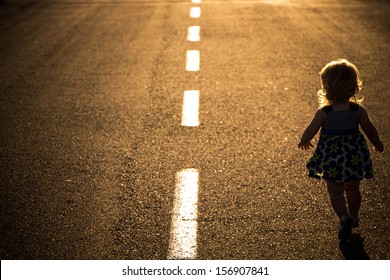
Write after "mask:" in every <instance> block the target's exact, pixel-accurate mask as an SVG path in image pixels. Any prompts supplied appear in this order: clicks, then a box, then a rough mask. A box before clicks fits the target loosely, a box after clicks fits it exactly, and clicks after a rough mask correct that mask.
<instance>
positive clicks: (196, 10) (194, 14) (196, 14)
mask: <svg viewBox="0 0 390 280" xmlns="http://www.w3.org/2000/svg"><path fill="white" fill-rule="evenodd" d="M190 18H200V7H191V9H190Z"/></svg>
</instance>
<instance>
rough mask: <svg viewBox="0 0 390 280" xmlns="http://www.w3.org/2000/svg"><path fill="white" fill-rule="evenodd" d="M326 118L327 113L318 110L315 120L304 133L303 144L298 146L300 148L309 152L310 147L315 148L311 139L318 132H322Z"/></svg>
mask: <svg viewBox="0 0 390 280" xmlns="http://www.w3.org/2000/svg"><path fill="white" fill-rule="evenodd" d="M324 118H325V113H324V111H323V110H318V111H317V112H316V114H315V115H314V118H313V119H312V121H311V122H310V124H309V125H308V127H307V128H306V129H305V131H304V132H303V135H302V138H301V142H300V143H299V144H298V148H301V149H304V150H307V149H309V148H310V147H313V144H312V143H311V142H310V140H311V139H313V137H314V136H315V135H316V134H317V132H318V130H320V128H321V126H322V124H323V121H324Z"/></svg>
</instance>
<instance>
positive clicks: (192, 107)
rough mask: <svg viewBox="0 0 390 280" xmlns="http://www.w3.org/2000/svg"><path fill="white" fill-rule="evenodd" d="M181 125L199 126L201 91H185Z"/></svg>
mask: <svg viewBox="0 0 390 280" xmlns="http://www.w3.org/2000/svg"><path fill="white" fill-rule="evenodd" d="M181 125H182V126H199V90H185V91H184V93H183V110H182V115H181Z"/></svg>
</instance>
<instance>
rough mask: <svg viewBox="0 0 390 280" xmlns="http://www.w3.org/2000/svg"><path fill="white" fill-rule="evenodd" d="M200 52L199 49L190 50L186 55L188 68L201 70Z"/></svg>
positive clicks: (188, 69) (189, 69)
mask: <svg viewBox="0 0 390 280" xmlns="http://www.w3.org/2000/svg"><path fill="white" fill-rule="evenodd" d="M199 65H200V53H199V51H198V50H188V51H187V55H186V70H187V71H199Z"/></svg>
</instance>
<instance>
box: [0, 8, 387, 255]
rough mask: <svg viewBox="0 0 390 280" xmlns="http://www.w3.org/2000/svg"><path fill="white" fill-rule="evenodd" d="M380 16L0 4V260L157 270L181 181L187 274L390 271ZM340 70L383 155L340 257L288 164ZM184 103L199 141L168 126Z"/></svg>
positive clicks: (383, 24) (330, 227) (329, 227)
mask: <svg viewBox="0 0 390 280" xmlns="http://www.w3.org/2000/svg"><path fill="white" fill-rule="evenodd" d="M191 7H199V8H200V9H201V14H200V17H195V18H192V17H190V8H191ZM389 15H390V2H389V1H385V0H383V1H379V0H373V1H369V0H329V1H328V0H318V1H315V0H290V1H288V0H285V1H281V0H280V1H271V0H268V1H267V0H244V1H238V0H226V1H221V0H219V1H214V0H203V1H201V3H199V4H197V3H191V0H182V1H180V0H117V1H116V0H90V1H89V0H79V1H77V0H58V1H56V0H40V1H22V0H3V1H1V2H0V125H1V133H0V155H1V157H0V168H1V174H0V187H1V200H0V209H1V214H0V215H1V235H0V256H1V259H167V258H168V256H169V254H170V252H171V246H173V245H172V240H173V239H174V237H172V234H173V233H172V231H173V228H174V226H173V225H172V223H173V220H174V219H173V217H174V216H175V215H177V214H175V203H177V202H176V197H177V195H175V189H176V188H177V187H178V185H180V182H178V181H180V179H178V178H179V177H180V176H179V175H178V174H180V172H181V171H182V170H187V169H190V170H192V171H196V172H197V175H198V182H197V188H198V189H197V194H196V195H197V200H196V202H195V203H196V205H193V206H194V207H195V209H196V211H195V210H194V211H195V212H196V214H197V215H196V217H193V216H192V218H191V220H192V222H193V225H194V226H195V233H196V236H195V239H194V240H195V244H192V245H191V250H193V251H194V252H195V254H193V255H192V257H190V258H196V259H344V258H347V259H349V258H370V259H389V258H390V244H389V241H390V239H389V234H388V233H389V230H390V227H389V226H390V216H389V202H390V196H389V191H388V187H389V171H390V170H389V168H390V153H389V149H388V148H387V147H388V145H389V136H390V122H389V119H390V118H389V112H390V103H389V99H390V91H389V83H390V76H389V73H390V64H389V61H390V49H389V39H390V32H389V30H390V17H389ZM189 26H200V40H199V41H197V42H191V41H188V40H187V31H188V30H187V28H188V27H189ZM187 50H198V51H199V54H200V68H199V71H186V51H187ZM337 58H347V59H349V60H350V61H352V62H353V63H355V64H356V65H357V67H358V68H359V69H360V72H361V75H362V78H363V83H364V87H363V91H362V94H363V95H364V97H365V102H364V104H365V106H366V108H367V110H368V112H369V113H370V116H371V118H372V120H373V122H374V123H375V125H376V126H377V128H378V130H379V133H380V136H381V138H382V140H383V142H384V144H385V152H384V153H376V152H374V150H373V149H371V151H372V158H373V164H374V171H375V179H373V180H369V181H364V182H363V183H362V194H363V203H362V207H361V217H360V218H361V226H360V227H359V228H358V229H357V230H355V231H354V236H353V240H352V241H351V243H348V244H339V241H338V238H337V228H338V221H337V218H336V215H335V214H334V212H333V210H332V209H331V208H330V203H329V201H328V195H327V192H326V187H325V183H324V182H319V181H317V180H314V179H309V178H308V177H307V172H306V168H305V163H306V161H307V160H308V158H309V157H310V155H311V153H312V151H301V150H299V149H298V148H297V143H298V140H299V138H300V136H301V133H302V132H303V130H304V128H305V126H306V125H307V123H308V122H309V121H310V119H311V117H312V115H313V114H314V112H315V110H316V108H317V106H318V104H317V98H316V92H317V90H318V89H319V76H318V72H319V71H320V69H321V68H322V67H323V66H324V65H325V64H326V63H327V62H329V61H331V60H334V59H337ZM185 90H199V126H183V125H182V123H181V121H182V106H183V92H184V91H185ZM316 139H318V137H316ZM370 146H372V145H370ZM183 203H184V202H183ZM192 230H193V229H192ZM362 239H364V241H363V242H361V240H362ZM183 242H185V241H183ZM173 258H175V256H174V257H173Z"/></svg>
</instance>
